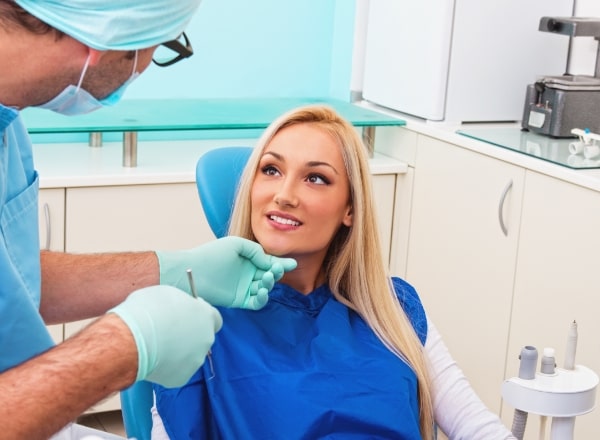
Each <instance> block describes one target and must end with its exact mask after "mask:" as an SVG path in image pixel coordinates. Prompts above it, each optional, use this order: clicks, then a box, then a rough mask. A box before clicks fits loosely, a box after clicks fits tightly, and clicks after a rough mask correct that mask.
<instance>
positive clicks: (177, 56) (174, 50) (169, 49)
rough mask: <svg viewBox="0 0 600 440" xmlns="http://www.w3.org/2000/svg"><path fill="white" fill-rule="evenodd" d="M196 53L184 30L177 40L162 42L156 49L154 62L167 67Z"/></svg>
mask: <svg viewBox="0 0 600 440" xmlns="http://www.w3.org/2000/svg"><path fill="white" fill-rule="evenodd" d="M193 54H194V50H193V49H192V45H191V44H190V40H188V37H187V35H186V34H185V32H183V33H182V34H181V35H180V36H179V38H177V39H176V40H171V41H167V42H166V43H163V44H161V45H160V46H158V47H157V48H156V50H155V51H154V56H153V57H152V62H153V63H154V64H156V65H157V66H160V67H167V66H170V65H171V64H175V63H177V62H179V61H181V60H183V59H184V58H189V57H191V56H192V55H193Z"/></svg>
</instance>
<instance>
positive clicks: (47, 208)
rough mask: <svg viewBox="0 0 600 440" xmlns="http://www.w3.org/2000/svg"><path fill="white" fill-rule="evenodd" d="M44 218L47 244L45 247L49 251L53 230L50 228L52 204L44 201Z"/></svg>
mask: <svg viewBox="0 0 600 440" xmlns="http://www.w3.org/2000/svg"><path fill="white" fill-rule="evenodd" d="M44 220H45V223H46V246H44V249H45V250H47V251H49V250H50V243H51V237H50V236H51V232H52V231H51V228H50V206H49V205H48V204H47V203H44Z"/></svg>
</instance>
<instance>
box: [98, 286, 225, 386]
mask: <svg viewBox="0 0 600 440" xmlns="http://www.w3.org/2000/svg"><path fill="white" fill-rule="evenodd" d="M108 313H115V314H117V315H119V317H120V318H121V319H122V320H123V321H124V322H125V324H127V326H128V327H129V329H130V330H131V333H132V334H133V337H134V339H135V343H136V345H137V349H138V374H137V378H136V382H137V381H139V380H148V381H150V382H156V383H158V384H160V385H162V386H165V387H168V388H173V387H180V386H182V385H184V384H185V383H187V381H188V380H189V379H190V377H192V374H194V372H195V371H196V370H197V369H198V368H199V367H200V365H202V364H203V363H204V360H205V358H206V355H207V353H208V352H209V350H210V347H211V346H212V344H213V342H214V340H215V333H216V332H218V331H219V330H220V329H221V326H222V325H223V320H222V318H221V314H220V313H219V312H218V311H217V309H215V308H214V307H212V306H211V305H210V304H208V303H207V302H206V301H204V300H203V299H202V298H192V297H191V296H189V295H188V294H187V293H185V292H182V291H181V290H179V289H177V288H175V287H171V286H152V287H146V288H144V289H140V290H136V291H135V292H133V293H131V294H130V295H129V296H128V297H127V299H125V301H123V302H122V303H121V304H119V305H118V306H116V307H114V308H113V309H111V310H109V311H108Z"/></svg>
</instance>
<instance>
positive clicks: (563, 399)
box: [502, 365, 598, 440]
mask: <svg viewBox="0 0 600 440" xmlns="http://www.w3.org/2000/svg"><path fill="white" fill-rule="evenodd" d="M597 387H598V375H597V374H596V373H594V372H593V371H592V370H590V369H589V368H587V367H584V366H583V365H575V367H574V369H572V370H567V369H563V368H556V370H555V373H554V374H551V375H549V374H543V373H536V374H535V377H534V378H533V379H521V378H519V377H512V378H510V379H507V380H505V381H504V383H503V384H502V398H503V399H504V401H505V402H506V403H507V404H509V405H510V406H512V407H513V408H516V409H519V410H521V411H525V412H527V413H531V414H538V415H540V416H546V417H552V425H551V431H550V440H572V439H573V434H574V432H573V431H574V427H575V417H576V416H580V415H583V414H587V413H589V412H591V411H592V410H593V409H594V405H595V402H596V388H597Z"/></svg>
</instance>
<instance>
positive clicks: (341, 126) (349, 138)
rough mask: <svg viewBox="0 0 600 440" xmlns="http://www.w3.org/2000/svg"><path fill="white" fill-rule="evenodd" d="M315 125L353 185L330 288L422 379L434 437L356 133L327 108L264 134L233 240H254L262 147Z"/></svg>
mask: <svg viewBox="0 0 600 440" xmlns="http://www.w3.org/2000/svg"><path fill="white" fill-rule="evenodd" d="M296 124H312V125H313V126H316V127H319V128H320V129H322V130H323V131H324V132H326V133H328V134H329V135H331V137H332V138H333V139H334V140H335V141H336V142H337V144H338V145H339V147H340V151H341V153H342V157H343V160H344V164H345V167H346V172H347V174H348V179H349V182H350V200H351V204H352V226H351V227H350V228H348V227H344V226H342V227H340V229H339V231H338V233H337V234H336V236H335V237H334V239H333V240H332V243H331V246H330V247H329V250H328V252H327V256H326V257H325V261H324V263H323V264H324V266H325V274H326V277H327V283H328V285H329V288H330V289H331V291H332V293H333V295H334V297H335V298H336V299H337V300H338V301H340V302H341V303H343V304H346V305H347V306H348V307H350V308H351V309H353V310H355V311H356V312H357V313H358V314H360V316H361V317H362V318H363V319H364V320H365V321H366V322H367V324H368V325H369V326H370V327H371V329H372V330H373V331H374V332H375V334H376V335H377V337H378V338H379V339H380V340H381V341H382V342H383V344H384V345H385V346H386V347H388V349H389V350H390V351H392V352H393V353H395V354H396V355H397V356H398V357H400V358H401V359H403V360H404V361H405V362H407V364H408V365H410V366H411V368H412V369H413V371H414V372H415V374H416V376H417V380H418V393H419V405H420V411H419V413H420V428H421V435H422V437H423V438H425V439H432V438H433V437H434V436H433V429H434V428H433V409H432V408H433V407H432V401H431V394H430V389H431V386H430V381H429V377H428V374H427V367H426V360H425V356H424V354H423V346H422V345H421V342H420V340H419V339H418V337H417V335H416V333H415V331H414V329H413V327H412V325H411V323H410V321H409V319H408V317H407V316H406V314H405V313H404V310H403V309H402V307H401V305H400V303H399V301H398V299H397V297H396V294H395V292H394V289H393V286H392V283H391V279H390V277H389V275H388V273H387V269H386V265H385V264H384V261H383V257H382V251H381V246H380V242H379V235H378V226H377V219H376V217H375V206H374V202H373V197H372V184H371V173H370V170H369V161H368V156H367V153H366V148H365V147H364V145H363V143H362V141H361V139H360V136H359V135H358V133H357V131H356V130H355V128H354V127H353V126H352V125H351V124H350V123H349V122H347V121H346V120H345V119H343V118H342V117H341V116H340V115H338V114H337V113H336V111H335V110H333V109H332V108H329V107H328V106H322V105H311V106H305V107H300V108H297V109H294V110H291V111H289V112H287V113H286V114H284V115H282V116H281V117H279V118H278V119H276V120H275V121H274V122H273V123H272V124H271V125H270V126H269V127H268V128H267V129H266V130H265V132H264V133H263V135H262V136H261V138H260V139H259V141H258V144H257V146H256V147H255V148H254V151H253V152H252V155H251V156H250V159H249V161H248V164H247V166H246V168H245V169H244V172H243V174H242V178H241V180H240V186H239V188H238V193H237V198H236V203H235V206H234V210H233V213H232V217H231V223H230V227H229V234H230V235H237V236H241V237H245V238H248V239H251V240H255V241H256V238H255V237H254V234H253V233H252V227H251V224H250V214H251V209H252V206H251V201H250V192H251V187H252V184H253V182H254V177H255V175H256V173H257V170H258V163H259V161H260V158H261V155H262V152H263V150H264V148H265V147H266V146H267V145H268V144H269V142H270V141H271V139H272V138H273V137H274V136H275V135H276V134H277V133H278V132H279V131H280V130H282V129H284V128H286V127H289V126H291V125H296Z"/></svg>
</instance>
